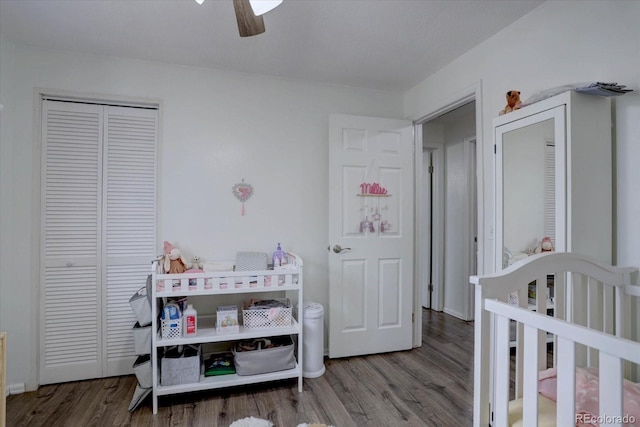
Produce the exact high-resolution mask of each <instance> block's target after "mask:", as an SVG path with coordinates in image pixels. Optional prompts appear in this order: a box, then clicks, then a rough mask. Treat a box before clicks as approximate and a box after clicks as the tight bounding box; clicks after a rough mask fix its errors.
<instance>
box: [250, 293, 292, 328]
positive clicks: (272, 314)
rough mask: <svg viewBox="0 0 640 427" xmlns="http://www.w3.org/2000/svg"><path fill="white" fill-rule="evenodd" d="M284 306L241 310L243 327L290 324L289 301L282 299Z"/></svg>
mask: <svg viewBox="0 0 640 427" xmlns="http://www.w3.org/2000/svg"><path fill="white" fill-rule="evenodd" d="M281 301H282V302H284V303H286V305H287V306H286V307H275V308H266V309H251V308H246V309H244V310H242V323H243V324H244V327H245V328H248V329H253V328H286V327H287V326H291V302H290V301H289V300H288V299H282V300H281Z"/></svg>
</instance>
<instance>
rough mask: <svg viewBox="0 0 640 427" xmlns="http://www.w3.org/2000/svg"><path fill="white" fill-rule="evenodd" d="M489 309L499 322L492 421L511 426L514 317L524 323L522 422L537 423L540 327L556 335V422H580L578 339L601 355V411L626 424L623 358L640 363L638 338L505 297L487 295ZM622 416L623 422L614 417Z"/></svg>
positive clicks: (532, 424)
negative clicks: (577, 410)
mask: <svg viewBox="0 0 640 427" xmlns="http://www.w3.org/2000/svg"><path fill="white" fill-rule="evenodd" d="M485 310H487V311H488V312H490V313H492V316H493V318H494V321H495V325H496V339H495V356H496V357H495V365H494V370H495V371H494V372H495V382H494V387H495V404H494V405H493V407H494V423H495V424H494V425H495V426H496V427H500V426H508V425H509V424H508V419H509V379H510V346H509V340H510V337H509V324H510V321H511V320H514V321H516V322H518V323H520V324H523V325H524V340H523V341H524V355H525V356H524V357H525V363H524V381H525V382H524V393H523V408H524V409H523V425H526V426H536V425H538V369H537V367H538V364H539V363H538V362H539V359H538V358H539V352H538V348H539V340H538V336H539V332H545V333H546V332H549V333H552V334H553V335H554V336H555V337H556V338H557V367H558V385H557V387H558V393H557V394H558V401H557V408H558V412H557V418H556V419H557V425H558V426H570V425H575V423H576V414H575V407H576V404H575V397H576V390H575V372H576V366H577V365H576V351H575V350H576V344H582V345H584V346H588V347H589V348H590V349H593V350H594V351H597V352H598V356H599V361H600V375H599V378H600V380H599V382H600V384H599V400H600V414H606V416H607V417H608V418H611V419H612V420H614V422H613V424H608V425H619V426H622V421H621V420H623V418H624V416H625V414H624V413H623V392H622V378H623V369H622V366H623V361H624V360H626V361H629V362H631V363H634V364H640V343H638V342H634V341H631V340H627V339H623V338H619V337H615V336H613V335H610V334H606V333H604V332H600V331H596V330H592V329H589V328H587V327H584V326H580V325H575V324H572V323H569V322H566V321H563V320H559V319H554V318H553V317H550V316H544V315H540V314H538V313H536V312H532V311H530V310H527V309H523V308H520V307H517V306H514V305H511V304H506V303H504V302H500V301H495V300H487V301H485ZM616 420H620V423H617V422H615V421H616Z"/></svg>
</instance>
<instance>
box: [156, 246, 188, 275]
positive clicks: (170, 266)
mask: <svg viewBox="0 0 640 427" xmlns="http://www.w3.org/2000/svg"><path fill="white" fill-rule="evenodd" d="M162 266H163V270H164V273H165V274H167V273H168V274H174V273H177V274H180V273H184V272H185V271H187V262H186V261H185V259H184V257H183V256H182V253H181V252H180V249H178V248H176V247H175V246H173V245H172V244H171V243H169V242H167V241H166V240H165V242H164V259H163V263H162Z"/></svg>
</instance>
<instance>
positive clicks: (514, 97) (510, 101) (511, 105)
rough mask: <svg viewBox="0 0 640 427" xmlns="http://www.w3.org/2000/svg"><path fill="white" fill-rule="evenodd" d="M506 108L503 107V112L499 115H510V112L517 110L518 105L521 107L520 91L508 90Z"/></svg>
mask: <svg viewBox="0 0 640 427" xmlns="http://www.w3.org/2000/svg"><path fill="white" fill-rule="evenodd" d="M506 97H507V106H506V107H504V110H501V111H500V113H499V115H501V116H502V115H503V114H507V113H510V112H511V111H515V110H519V109H520V105H522V101H520V91H517V90H510V91H509V92H507V95H506Z"/></svg>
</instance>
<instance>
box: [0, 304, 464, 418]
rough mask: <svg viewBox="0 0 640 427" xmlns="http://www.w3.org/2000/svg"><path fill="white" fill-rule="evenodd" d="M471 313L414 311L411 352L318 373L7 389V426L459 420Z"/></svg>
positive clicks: (354, 360) (347, 361) (329, 364)
mask: <svg viewBox="0 0 640 427" xmlns="http://www.w3.org/2000/svg"><path fill="white" fill-rule="evenodd" d="M472 365H473V322H463V321H461V320H458V319H456V318H454V317H452V316H449V315H446V314H444V313H439V312H434V311H431V310H423V345H422V347H420V348H416V349H413V350H410V351H403V352H396V353H387V354H378V355H371V356H364V357H351V358H344V359H325V367H326V373H325V374H324V375H323V376H321V377H320V378H314V379H305V380H304V391H303V392H302V393H298V389H297V381H296V380H286V381H280V382H276V383H268V384H263V385H251V386H244V387H236V388H229V389H223V390H211V391H207V392H199V393H188V394H182V395H174V396H166V397H161V398H160V400H159V409H158V413H157V414H156V415H153V414H152V411H151V399H148V400H147V401H145V403H144V404H143V405H142V406H141V407H140V408H138V409H137V410H136V411H135V412H133V413H132V412H129V411H128V410H127V408H128V406H129V402H130V401H131V397H132V395H133V392H134V390H135V387H136V379H135V376H124V377H113V378H106V379H98V380H88V381H78V382H71V383H65V384H55V385H47V386H42V387H40V388H39V389H38V391H35V392H29V393H23V394H19V395H12V396H8V398H7V426H8V427H13V426H29V427H34V426H55V427H58V426H65V427H66V426H68V427H80V426H82V427H84V426H132V427H137V426H220V427H223V426H224V427H227V426H229V424H231V423H232V422H233V421H235V420H237V419H240V418H244V417H249V416H254V417H257V418H263V419H269V420H271V421H272V422H273V423H274V424H275V426H276V427H296V426H297V425H298V424H300V423H325V424H327V425H333V426H335V427H365V426H366V427H368V426H380V427H396V426H438V427H447V426H452V427H462V426H469V425H471V423H472V414H473V406H472V401H473V369H472Z"/></svg>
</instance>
